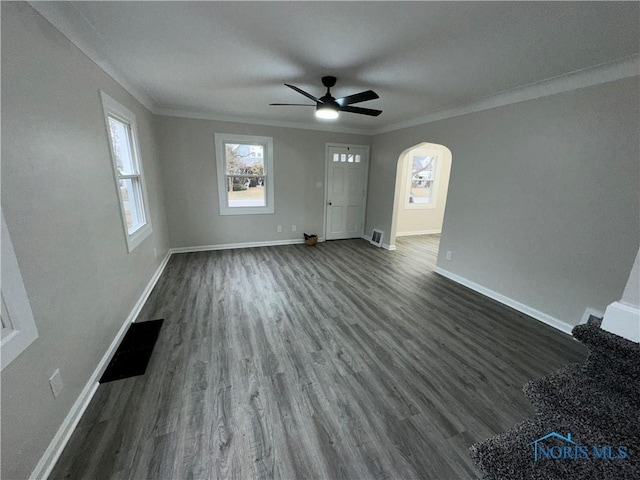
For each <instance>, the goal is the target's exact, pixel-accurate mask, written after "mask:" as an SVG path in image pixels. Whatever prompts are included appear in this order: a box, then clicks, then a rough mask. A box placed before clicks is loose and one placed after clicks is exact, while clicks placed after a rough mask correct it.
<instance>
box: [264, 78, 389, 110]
mask: <svg viewBox="0 0 640 480" xmlns="http://www.w3.org/2000/svg"><path fill="white" fill-rule="evenodd" d="M336 80H337V79H336V77H330V76H328V77H322V84H323V85H324V86H325V87H327V93H325V94H324V96H322V97H320V98H316V97H314V96H313V95H311V94H310V93H307V92H305V91H304V90H302V89H300V88H298V87H296V86H294V85H289V84H288V83H285V85H286V86H287V87H289V88H291V89H292V90H295V91H296V92H298V93H301V94H302V95H304V96H305V97H307V98H309V99H310V100H313V101H314V102H316V103H315V105H312V104H308V103H271V104H270V105H275V106H295V107H316V117H318V118H323V119H328V120H333V119H335V118H338V112H349V113H358V114H360V115H369V116H372V117H377V116H378V115H380V114H381V113H382V110H374V109H371V108H361V107H352V106H351V105H353V104H354V103H360V102H366V101H368V100H375V99H376V98H380V97H378V94H377V93H376V92H374V91H373V90H367V91H366V92H360V93H355V94H353V95H348V96H346V97H340V98H334V97H333V96H332V95H331V87H333V86H334V85H335V84H336Z"/></svg>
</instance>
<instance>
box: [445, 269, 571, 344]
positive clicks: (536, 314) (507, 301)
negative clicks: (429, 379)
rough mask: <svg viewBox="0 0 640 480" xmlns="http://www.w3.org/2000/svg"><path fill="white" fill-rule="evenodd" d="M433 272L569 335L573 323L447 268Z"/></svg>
mask: <svg viewBox="0 0 640 480" xmlns="http://www.w3.org/2000/svg"><path fill="white" fill-rule="evenodd" d="M435 272H436V273H437V274H439V275H442V276H443V277H447V278H448V279H449V280H453V281H454V282H456V283H459V284H460V285H464V286H465V287H468V288H470V289H471V290H475V291H476V292H478V293H481V294H482V295H484V296H485V297H489V298H492V299H494V300H496V301H498V302H500V303H502V304H504V305H507V306H508V307H511V308H513V309H515V310H518V311H519V312H522V313H524V314H525V315H529V316H530V317H533V318H535V319H536V320H539V321H541V322H543V323H546V324H547V325H550V326H552V327H553V328H556V329H558V330H560V331H561V332H564V333H566V334H568V335H571V330H572V329H573V325H570V324H568V323H567V322H563V321H562V320H559V319H557V318H555V317H552V316H551V315H547V314H546V313H543V312H541V311H539V310H536V309H535V308H532V307H530V306H529V305H525V304H524V303H521V302H518V301H517V300H514V299H512V298H509V297H507V296H506V295H502V294H501V293H498V292H494V291H493V290H490V289H488V288H486V287H484V286H482V285H480V284H478V283H475V282H472V281H471V280H467V279H466V278H464V277H461V276H459V275H456V274H455V273H452V272H450V271H449V270H445V269H444V268H441V267H436V268H435Z"/></svg>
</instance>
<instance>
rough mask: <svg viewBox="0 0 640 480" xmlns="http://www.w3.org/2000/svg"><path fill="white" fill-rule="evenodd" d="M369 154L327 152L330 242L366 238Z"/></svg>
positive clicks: (353, 149) (341, 150)
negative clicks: (364, 229)
mask: <svg viewBox="0 0 640 480" xmlns="http://www.w3.org/2000/svg"><path fill="white" fill-rule="evenodd" d="M367 153H368V148H365V147H357V146H352V147H346V146H345V147H342V146H340V147H339V146H329V147H328V148H327V155H328V156H327V206H326V208H327V225H326V233H325V238H326V239H327V240H338V239H343V238H360V236H361V235H362V227H363V222H364V208H365V193H366V176H367V165H368V161H367Z"/></svg>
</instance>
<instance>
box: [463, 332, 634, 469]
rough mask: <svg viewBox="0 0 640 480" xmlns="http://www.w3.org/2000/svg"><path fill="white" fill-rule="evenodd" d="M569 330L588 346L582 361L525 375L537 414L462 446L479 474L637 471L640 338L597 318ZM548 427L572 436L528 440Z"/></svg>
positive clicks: (544, 431)
mask: <svg viewBox="0 0 640 480" xmlns="http://www.w3.org/2000/svg"><path fill="white" fill-rule="evenodd" d="M573 336H574V337H575V338H576V339H577V340H579V341H580V342H582V343H584V344H585V345H586V346H587V347H588V348H589V356H588V358H587V361H586V362H585V364H584V365H571V366H569V367H566V368H564V369H562V370H559V371H557V372H554V373H552V374H550V375H547V376H546V377H543V378H540V379H538V380H533V381H531V382H529V383H527V384H526V385H525V386H524V393H525V395H526V396H527V398H529V400H530V401H531V403H532V404H533V406H534V407H535V408H536V410H537V415H536V416H535V417H534V418H531V419H528V420H526V421H524V422H522V423H520V424H518V425H516V426H515V427H514V428H512V429H511V430H509V431H508V432H505V433H503V434H500V435H497V436H495V437H492V438H489V439H487V440H485V441H483V442H480V443H477V444H475V445H473V446H472V447H471V448H470V449H469V453H470V455H471V458H472V459H473V461H474V463H475V464H476V466H477V467H478V468H479V469H480V471H481V472H482V473H483V474H484V475H485V477H484V478H485V479H486V480H518V479H523V480H524V479H528V480H555V479H557V480H573V479H575V480H583V479H584V480H587V479H588V480H592V479H593V480H595V479H599V480H606V479H616V480H617V479H640V388H639V386H640V344H638V343H635V342H631V341H629V340H626V339H624V338H622V337H619V336H617V335H614V334H611V333H609V332H606V331H604V330H602V329H601V328H600V326H599V322H596V321H590V322H589V323H587V324H585V325H578V326H576V327H575V328H574V329H573ZM551 432H557V433H558V434H559V435H562V436H563V437H567V434H570V435H571V437H570V440H569V441H567V440H566V439H561V438H553V437H552V438H547V439H545V440H543V441H541V442H539V443H538V445H536V444H533V445H532V442H535V441H536V440H537V439H540V438H542V437H544V436H545V435H547V434H549V433H551ZM572 442H574V443H572ZM594 446H596V447H597V450H595V449H594ZM608 446H611V447H612V448H611V449H609V448H608ZM618 446H623V447H627V448H626V450H625V451H626V458H624V457H625V455H624V454H621V452H620V450H618V448H617V447H618ZM536 447H538V448H541V449H538V450H537V448H536ZM554 447H555V448H554ZM602 447H605V448H604V449H603V448H602ZM536 450H537V453H538V459H537V461H536V460H535V455H534V454H535V453H536ZM603 454H604V457H606V458H603V456H602V455H603ZM572 456H573V457H574V458H571V457H572ZM614 457H618V458H614ZM621 457H622V458H621Z"/></svg>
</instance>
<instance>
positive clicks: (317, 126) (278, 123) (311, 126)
mask: <svg viewBox="0 0 640 480" xmlns="http://www.w3.org/2000/svg"><path fill="white" fill-rule="evenodd" d="M153 113H154V114H156V115H165V116H168V117H181V118H193V119H197V120H213V121H217V122H232V123H246V124H250V125H264V126H268V127H284V128H299V129H302V130H316V131H321V132H335V133H352V134H356V135H371V131H370V130H363V129H358V128H345V127H342V126H340V124H336V123H332V124H329V123H326V124H325V123H311V122H291V121H287V120H276V119H271V118H261V117H243V116H234V115H225V114H217V113H213V112H204V111H195V110H188V109H182V108H165V107H161V108H156V109H155V110H154V111H153Z"/></svg>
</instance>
